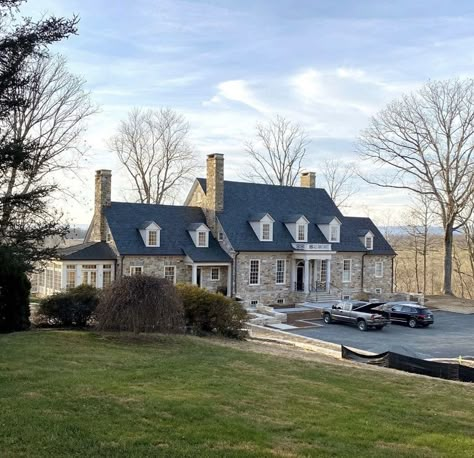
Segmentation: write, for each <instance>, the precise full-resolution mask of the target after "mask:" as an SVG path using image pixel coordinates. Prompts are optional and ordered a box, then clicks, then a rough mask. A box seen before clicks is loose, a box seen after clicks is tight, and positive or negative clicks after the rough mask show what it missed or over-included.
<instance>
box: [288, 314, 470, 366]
mask: <svg viewBox="0 0 474 458" xmlns="http://www.w3.org/2000/svg"><path fill="white" fill-rule="evenodd" d="M433 313H434V319H435V323H434V325H433V326H429V327H428V328H415V329H411V328H409V327H408V326H402V325H397V324H391V325H389V326H386V327H385V328H384V329H382V330H381V331H376V330H369V331H367V332H361V331H359V330H358V329H357V328H356V327H352V326H350V325H345V324H340V323H334V324H329V325H326V324H323V326H322V327H320V328H319V327H318V328H312V329H297V330H293V331H290V332H291V333H293V334H299V335H302V336H306V337H313V338H315V339H320V340H325V341H327V342H332V343H336V344H342V345H346V346H348V347H355V348H360V349H362V350H366V351H370V352H374V353H382V352H384V351H394V352H397V353H402V354H405V355H409V356H415V357H418V358H455V357H458V356H459V355H461V356H472V357H474V314H470V315H466V314H460V313H453V312H445V311H437V310H434V311H433ZM321 323H322V321H321Z"/></svg>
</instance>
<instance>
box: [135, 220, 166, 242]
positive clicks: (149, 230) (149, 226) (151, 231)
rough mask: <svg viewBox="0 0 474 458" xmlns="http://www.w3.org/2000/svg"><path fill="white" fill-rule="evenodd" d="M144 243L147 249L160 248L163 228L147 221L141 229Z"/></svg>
mask: <svg viewBox="0 0 474 458" xmlns="http://www.w3.org/2000/svg"><path fill="white" fill-rule="evenodd" d="M138 230H139V231H140V235H141V236H142V239H143V243H144V244H145V246H147V247H159V246H160V231H161V227H160V226H158V224H156V223H155V222H154V221H145V222H144V223H143V224H142V225H141V226H140V227H139V228H138Z"/></svg>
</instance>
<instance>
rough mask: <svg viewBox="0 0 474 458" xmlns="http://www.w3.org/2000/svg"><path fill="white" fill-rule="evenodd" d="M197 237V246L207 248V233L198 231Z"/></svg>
mask: <svg viewBox="0 0 474 458" xmlns="http://www.w3.org/2000/svg"><path fill="white" fill-rule="evenodd" d="M197 237H198V246H201V247H203V246H207V232H204V231H198V233H197Z"/></svg>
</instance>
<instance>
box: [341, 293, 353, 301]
mask: <svg viewBox="0 0 474 458" xmlns="http://www.w3.org/2000/svg"><path fill="white" fill-rule="evenodd" d="M342 300H343V301H350V300H351V296H350V294H344V295H343V296H342Z"/></svg>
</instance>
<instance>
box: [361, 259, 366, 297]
mask: <svg viewBox="0 0 474 458" xmlns="http://www.w3.org/2000/svg"><path fill="white" fill-rule="evenodd" d="M366 256H367V252H365V253H364V254H363V255H362V266H361V271H360V291H361V293H363V292H364V258H365V257H366Z"/></svg>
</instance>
